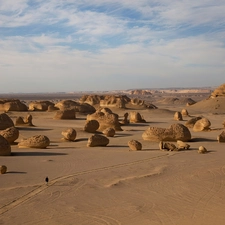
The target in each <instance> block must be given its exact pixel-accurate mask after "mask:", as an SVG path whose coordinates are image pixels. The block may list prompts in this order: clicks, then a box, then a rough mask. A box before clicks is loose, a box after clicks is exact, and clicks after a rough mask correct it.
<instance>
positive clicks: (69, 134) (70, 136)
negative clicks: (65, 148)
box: [61, 128, 77, 141]
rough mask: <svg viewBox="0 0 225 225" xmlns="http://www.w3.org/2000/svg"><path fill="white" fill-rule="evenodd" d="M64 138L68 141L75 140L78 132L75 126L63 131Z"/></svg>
mask: <svg viewBox="0 0 225 225" xmlns="http://www.w3.org/2000/svg"><path fill="white" fill-rule="evenodd" d="M61 134H62V136H63V139H64V140H66V141H74V140H75V139H76V137H77V132H76V130H75V129H73V128H68V129H66V130H63V131H62V133H61Z"/></svg>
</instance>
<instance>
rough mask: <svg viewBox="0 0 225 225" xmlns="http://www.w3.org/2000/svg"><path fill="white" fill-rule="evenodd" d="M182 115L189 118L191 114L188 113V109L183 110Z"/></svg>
mask: <svg viewBox="0 0 225 225" xmlns="http://www.w3.org/2000/svg"><path fill="white" fill-rule="evenodd" d="M181 115H182V116H189V113H188V111H187V109H182V110H181Z"/></svg>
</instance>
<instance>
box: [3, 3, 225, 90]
mask: <svg viewBox="0 0 225 225" xmlns="http://www.w3.org/2000/svg"><path fill="white" fill-rule="evenodd" d="M224 12H225V1H224V0H217V1H212V0H199V1H196V0H189V1H184V0H173V1H171V0H158V1H156V0H139V1H137V0H16V1H15V0H0V49H1V51H0V74H1V88H0V93H8V92H24V93H26V92H57V91H65V92H73V91H101V90H103V91H104V90H121V89H130V88H169V87H205V86H219V85H220V84H222V83H225V78H224V77H225V14H224Z"/></svg>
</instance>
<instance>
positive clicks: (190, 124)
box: [185, 116, 202, 128]
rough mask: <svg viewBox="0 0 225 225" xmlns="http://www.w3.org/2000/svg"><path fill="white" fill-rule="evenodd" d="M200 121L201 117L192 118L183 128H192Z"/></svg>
mask: <svg viewBox="0 0 225 225" xmlns="http://www.w3.org/2000/svg"><path fill="white" fill-rule="evenodd" d="M200 119H202V117H201V116H197V117H193V118H191V119H190V120H188V121H187V122H186V123H185V126H186V127H188V128H193V127H194V125H195V123H196V122H197V121H198V120H200Z"/></svg>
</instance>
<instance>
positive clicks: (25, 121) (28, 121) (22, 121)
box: [15, 114, 34, 126]
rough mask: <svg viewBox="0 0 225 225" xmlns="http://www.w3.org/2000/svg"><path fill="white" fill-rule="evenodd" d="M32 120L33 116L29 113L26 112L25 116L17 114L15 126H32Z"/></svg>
mask: <svg viewBox="0 0 225 225" xmlns="http://www.w3.org/2000/svg"><path fill="white" fill-rule="evenodd" d="M32 120H33V117H32V115H31V114H28V115H27V116H26V117H25V118H23V117H21V116H19V117H17V118H16V121H15V125H16V126H34V125H33V122H32Z"/></svg>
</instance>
